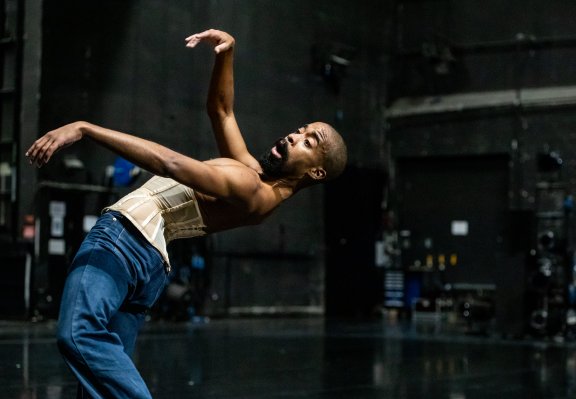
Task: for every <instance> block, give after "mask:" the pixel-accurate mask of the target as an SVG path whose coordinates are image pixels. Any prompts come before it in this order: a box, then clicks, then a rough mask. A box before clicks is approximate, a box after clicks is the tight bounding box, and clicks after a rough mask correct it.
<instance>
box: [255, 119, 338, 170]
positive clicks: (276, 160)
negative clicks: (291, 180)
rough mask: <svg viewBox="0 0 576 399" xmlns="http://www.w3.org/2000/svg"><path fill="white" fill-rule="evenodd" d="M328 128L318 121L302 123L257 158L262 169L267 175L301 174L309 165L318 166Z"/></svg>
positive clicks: (320, 162)
mask: <svg viewBox="0 0 576 399" xmlns="http://www.w3.org/2000/svg"><path fill="white" fill-rule="evenodd" d="M327 139H328V137H327V131H326V129H325V128H324V124H322V123H320V122H315V123H311V124H308V125H304V126H303V127H301V128H299V129H297V130H296V131H295V132H293V133H290V134H289V135H287V136H286V137H284V138H281V139H278V140H277V141H276V142H275V143H274V145H273V147H272V148H271V149H270V150H269V151H267V152H265V153H264V154H263V155H262V156H261V157H260V160H259V162H260V166H261V167H262V171H263V172H264V174H266V175H267V176H269V177H272V178H279V177H285V176H289V175H293V176H298V177H299V176H301V175H303V174H304V173H306V172H307V171H308V170H309V168H313V167H321V166H322V161H323V159H324V153H325V144H326V141H327Z"/></svg>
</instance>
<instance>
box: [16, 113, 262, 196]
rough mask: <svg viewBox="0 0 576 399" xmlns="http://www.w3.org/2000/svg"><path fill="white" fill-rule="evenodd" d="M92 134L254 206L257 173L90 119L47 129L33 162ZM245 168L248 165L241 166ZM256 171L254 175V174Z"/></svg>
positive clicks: (152, 166) (33, 150) (141, 161)
mask: <svg viewBox="0 0 576 399" xmlns="http://www.w3.org/2000/svg"><path fill="white" fill-rule="evenodd" d="M84 137H88V138H90V139H92V140H93V141H95V142H96V143H98V144H100V145H102V146H104V147H106V148H108V149H109V150H111V151H113V152H115V153H116V154H118V155H120V156H122V157H123V158H125V159H127V160H129V161H131V162H133V163H134V164H136V165H138V166H140V167H141V168H143V169H146V170H148V171H149V172H151V173H153V174H156V175H159V176H164V177H170V178H173V179H174V180H176V181H178V182H180V183H182V184H185V185H187V186H189V187H192V188H194V189H195V190H198V191H200V192H202V193H204V194H208V195H211V196H214V197H217V198H222V199H225V200H228V201H230V202H234V203H242V204H243V205H245V206H250V205H251V202H252V201H259V199H258V198H254V199H252V197H253V195H254V191H255V187H256V186H257V185H258V184H259V182H260V181H259V178H258V176H257V175H256V174H247V173H241V172H240V173H238V171H234V170H233V169H232V168H218V167H215V166H213V165H210V164H207V163H205V162H202V161H198V160H196V159H193V158H190V157H187V156H185V155H182V154H180V153H178V152H176V151H173V150H171V149H169V148H167V147H164V146H162V145H160V144H158V143H155V142H152V141H149V140H145V139H142V138H139V137H136V136H132V135H129V134H126V133H122V132H118V131H115V130H111V129H106V128H103V127H100V126H97V125H93V124H91V123H88V122H74V123H70V124H68V125H65V126H62V127H60V128H58V129H55V130H52V131H50V132H48V133H46V134H45V135H44V136H42V137H40V138H39V139H38V140H36V141H35V142H34V143H33V144H32V146H31V147H30V148H29V149H28V151H26V156H27V157H28V158H29V160H30V163H31V164H35V165H37V166H38V167H41V166H43V165H44V164H46V163H48V162H49V161H50V159H51V158H52V156H53V155H54V154H55V153H56V152H57V151H59V150H60V149H62V148H65V147H68V146H69V145H72V144H73V143H75V142H77V141H79V140H81V139H82V138H84ZM241 167H242V168H244V166H241ZM251 175H252V176H251Z"/></svg>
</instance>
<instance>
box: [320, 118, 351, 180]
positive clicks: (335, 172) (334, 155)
mask: <svg viewBox="0 0 576 399" xmlns="http://www.w3.org/2000/svg"><path fill="white" fill-rule="evenodd" d="M326 126H327V127H328V129H329V130H330V139H329V140H328V143H327V144H328V146H327V149H326V150H327V151H326V155H325V158H324V165H323V166H324V170H325V171H326V181H330V180H332V179H335V178H337V177H338V176H340V175H341V174H342V172H343V171H344V169H345V168H346V162H347V161H348V149H347V148H346V143H345V142H344V139H343V138H342V136H341V135H340V133H338V132H337V131H336V129H334V128H333V127H332V126H330V125H328V124H326Z"/></svg>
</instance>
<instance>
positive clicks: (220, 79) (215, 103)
mask: <svg viewBox="0 0 576 399" xmlns="http://www.w3.org/2000/svg"><path fill="white" fill-rule="evenodd" d="M201 41H206V42H208V43H210V44H211V45H213V46H214V51H215V53H216V59H215V61H214V67H213V69H212V78H211V79H210V88H209V91H208V99H207V103H206V106H207V111H208V115H209V116H210V121H211V122H212V129H213V130H214V135H215V137H216V142H217V144H218V149H219V151H220V155H221V156H223V157H226V158H232V159H235V160H237V161H239V162H242V163H243V164H245V165H246V166H248V167H250V168H252V169H255V170H256V171H258V172H260V164H259V163H258V161H257V160H256V159H255V158H254V157H253V156H252V155H251V154H250V152H249V151H248V148H247V147H246V142H245V141H244V138H243V137H242V133H241V132H240V128H239V127H238V123H237V122H236V117H235V116H234V45H235V40H234V38H233V37H232V36H231V35H229V34H228V33H226V32H222V31H219V30H215V29H210V30H207V31H204V32H201V33H197V34H195V35H192V36H189V37H187V38H186V42H187V43H186V46H187V47H195V46H196V45H197V44H198V43H200V42H201Z"/></svg>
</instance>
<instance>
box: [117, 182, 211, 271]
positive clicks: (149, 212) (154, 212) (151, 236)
mask: <svg viewBox="0 0 576 399" xmlns="http://www.w3.org/2000/svg"><path fill="white" fill-rule="evenodd" d="M105 210H114V211H119V212H120V213H122V214H123V215H124V216H126V218H128V219H129V220H130V221H131V222H132V223H133V224H134V226H136V227H137V228H138V230H140V231H141V232H142V234H143V235H144V237H146V239H147V240H148V241H150V243H151V244H152V245H153V246H154V247H155V248H156V249H158V251H160V253H161V254H162V256H163V257H164V260H165V261H166V265H168V267H169V265H170V260H169V259H168V252H167V250H166V245H167V244H168V243H169V242H170V241H172V240H174V239H177V238H188V237H198V236H202V235H205V234H206V232H205V231H204V228H205V227H206V226H205V225H204V222H203V220H202V215H201V214H200V209H199V208H198V201H197V200H196V196H195V195H194V190H192V189H191V188H190V187H187V186H185V185H183V184H180V183H178V182H177V181H174V180H172V179H168V178H164V177H159V176H154V177H152V178H151V179H150V180H148V181H147V182H146V183H145V184H144V185H143V186H142V187H140V188H139V189H137V190H135V191H132V192H131V193H130V194H127V195H126V196H124V197H122V198H121V199H120V200H118V202H116V203H115V204H113V205H111V206H109V207H107V208H105Z"/></svg>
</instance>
